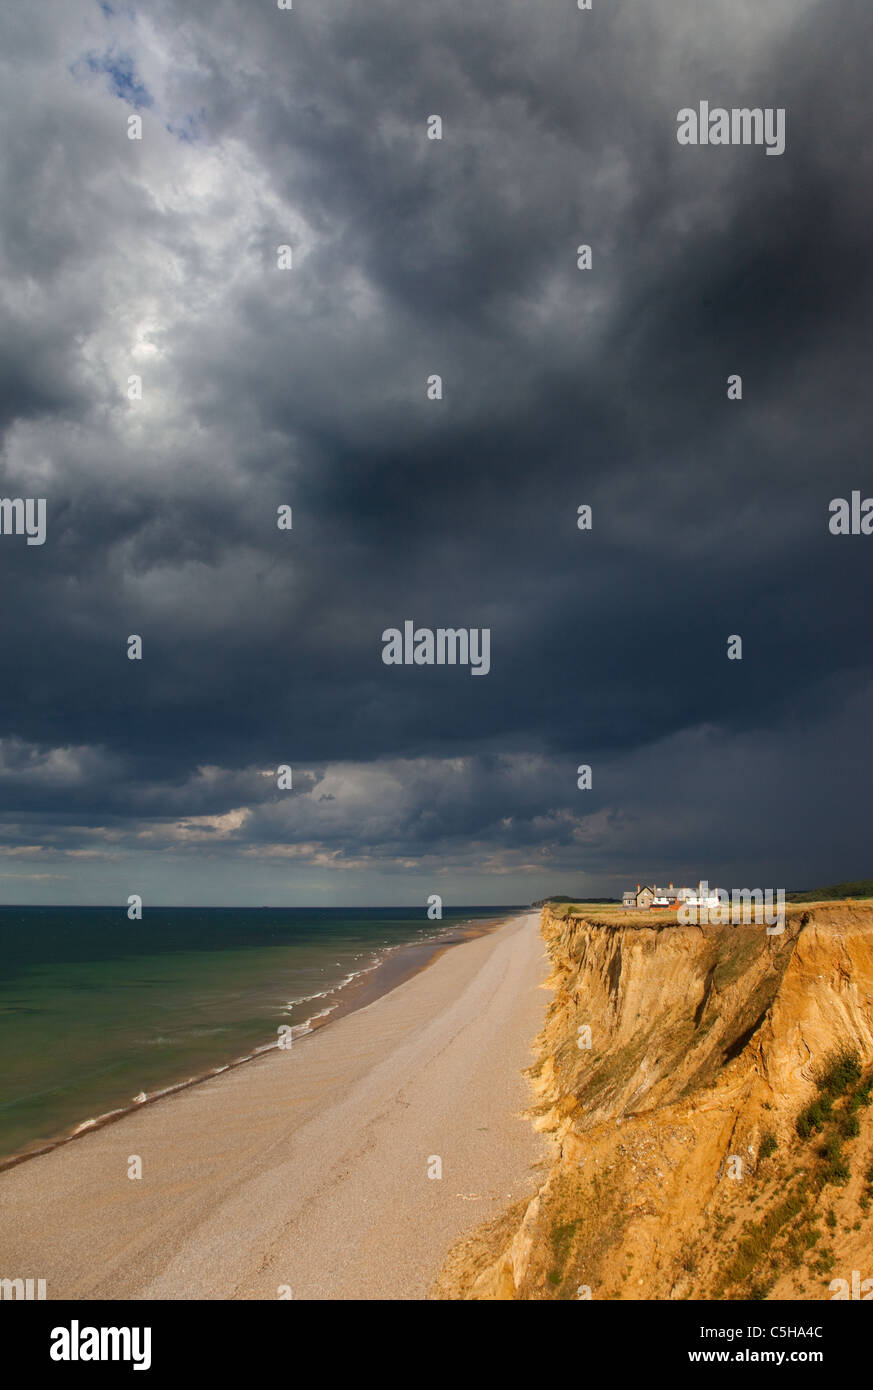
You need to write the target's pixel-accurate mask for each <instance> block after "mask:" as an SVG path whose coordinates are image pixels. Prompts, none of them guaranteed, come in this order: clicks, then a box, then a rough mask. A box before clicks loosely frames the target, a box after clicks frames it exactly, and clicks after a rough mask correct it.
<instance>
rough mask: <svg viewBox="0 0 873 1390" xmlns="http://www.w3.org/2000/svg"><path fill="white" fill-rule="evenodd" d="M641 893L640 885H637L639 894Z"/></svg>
mask: <svg viewBox="0 0 873 1390" xmlns="http://www.w3.org/2000/svg"><path fill="white" fill-rule="evenodd" d="M639 891H640V885H639V884H637V892H639Z"/></svg>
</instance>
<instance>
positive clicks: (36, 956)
mask: <svg viewBox="0 0 873 1390" xmlns="http://www.w3.org/2000/svg"><path fill="white" fill-rule="evenodd" d="M520 910H522V909H520V908H518V907H459V908H452V909H444V911H443V917H442V920H436V921H430V920H428V918H427V915H426V910H425V909H424V908H422V907H416V908H335V909H334V908H270V907H263V908H237V907H233V908H230V907H229V908H212V907H210V908H194V907H182V908H170V907H167V908H154V907H149V908H147V909H146V910H145V911H144V913H143V917H142V920H140V921H130V920H129V919H128V916H127V910H126V908H124V907H121V908H115V907H0V1166H2V1165H4V1164H5V1163H6V1162H8V1161H10V1160H11V1159H16V1158H18V1157H19V1156H21V1155H24V1154H32V1153H35V1152H40V1151H41V1150H42V1149H44V1148H46V1147H48V1146H50V1145H51V1144H53V1143H55V1142H58V1141H64V1140H66V1139H69V1138H70V1137H73V1136H75V1135H76V1134H78V1133H82V1132H84V1131H86V1130H87V1129H88V1128H92V1127H93V1126H94V1125H95V1124H99V1123H105V1122H106V1119H107V1117H111V1116H114V1115H115V1114H118V1113H123V1112H124V1111H125V1110H126V1109H129V1108H133V1107H135V1106H136V1105H139V1104H142V1103H144V1101H151V1100H153V1099H154V1098H156V1097H159V1096H161V1095H163V1094H165V1093H166V1092H168V1091H171V1090H172V1089H174V1088H177V1087H181V1086H185V1085H189V1084H191V1083H192V1082H194V1081H197V1080H199V1079H202V1078H204V1077H206V1076H208V1075H211V1074H214V1073H216V1072H218V1071H221V1070H223V1069H225V1068H226V1067H228V1066H231V1065H237V1064H243V1063H244V1062H245V1061H246V1060H248V1059H251V1058H252V1057H254V1056H257V1055H258V1054H259V1053H260V1052H261V1051H264V1050H267V1049H269V1048H271V1047H276V1046H277V1045H278V1044H279V1042H280V1041H281V1042H282V1043H283V1044H284V1045H286V1046H287V1045H292V1046H293V1044H294V1042H295V1040H296V1039H298V1038H302V1037H305V1036H306V1035H307V1034H308V1033H311V1032H312V1031H314V1030H315V1029H316V1028H318V1027H322V1026H325V1025H326V1024H329V1023H331V1022H332V1021H334V1020H335V1019H336V1018H338V1017H340V1016H341V1015H342V1014H343V1013H345V1012H348V1011H349V1010H350V1009H353V1008H360V1007H362V1006H364V1005H366V1004H368V1003H370V1002H372V1001H373V1000H374V999H376V998H377V997H378V996H379V995H380V994H384V993H385V992H386V991H387V990H389V989H392V988H393V987H394V986H395V985H396V984H398V983H400V982H401V981H402V980H403V979H406V978H409V976H411V975H413V974H415V973H416V971H418V970H419V969H421V968H422V967H423V966H424V965H426V964H427V963H428V962H429V961H430V960H431V959H432V958H433V957H434V956H435V955H436V954H438V953H439V952H440V951H442V950H443V949H445V948H447V947H450V946H452V945H454V944H457V943H459V942H461V941H464V940H466V939H469V938H470V937H472V936H475V935H479V934H481V932H483V931H484V930H487V929H489V928H490V926H492V925H493V924H494V923H496V922H498V921H502V920H505V918H506V917H509V916H512V915H513V914H514V913H516V912H518V911H520Z"/></svg>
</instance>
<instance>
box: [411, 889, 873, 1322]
mask: <svg viewBox="0 0 873 1390" xmlns="http://www.w3.org/2000/svg"><path fill="white" fill-rule="evenodd" d="M542 929H543V935H544V937H545V940H546V943H547V946H548V949H549V952H550V955H551V960H552V976H551V980H550V982H549V983H550V987H551V988H552V989H553V990H554V998H553V1001H552V1003H551V1006H550V1008H549V1012H548V1017H547V1022H546V1026H545V1029H544V1031H543V1033H542V1034H541V1036H540V1038H539V1039H538V1041H537V1051H538V1058H539V1060H538V1062H537V1064H536V1066H535V1067H534V1068H533V1069H532V1072H531V1079H532V1081H533V1084H534V1088H535V1093H536V1096H537V1104H536V1105H535V1107H534V1109H533V1112H532V1122H533V1123H534V1124H535V1125H536V1126H537V1128H539V1129H541V1130H543V1131H544V1132H545V1133H547V1134H548V1135H549V1137H550V1139H551V1141H552V1146H553V1156H552V1161H551V1163H550V1165H549V1166H548V1167H547V1170H545V1171H544V1172H543V1173H542V1174H541V1176H540V1186H539V1191H538V1192H537V1194H536V1195H535V1196H534V1197H533V1199H532V1200H530V1201H529V1202H523V1203H520V1204H519V1205H517V1206H516V1207H515V1208H513V1209H512V1210H511V1211H508V1212H506V1213H504V1215H503V1216H502V1217H501V1218H500V1219H499V1220H497V1221H494V1222H492V1223H490V1225H488V1226H486V1227H483V1228H481V1229H480V1230H479V1231H478V1232H477V1233H476V1234H475V1236H474V1237H473V1238H472V1239H468V1240H466V1241H464V1242H463V1243H462V1244H461V1245H459V1246H458V1247H456V1248H455V1250H454V1251H453V1252H452V1254H451V1256H450V1258H449V1261H448V1263H447V1265H446V1267H445V1270H444V1271H443V1274H442V1276H441V1279H440V1281H439V1284H438V1286H437V1288H436V1290H435V1296H437V1297H443V1298H446V1297H449V1298H486V1299H494V1298H498V1299H507V1298H508V1299H512V1298H520V1299H551V1298H558V1299H575V1298H578V1297H580V1296H582V1297H584V1296H586V1289H590V1296H591V1297H592V1298H599V1299H634V1298H653V1299H669V1298H692V1299H708V1298H737V1299H745V1298H797V1297H800V1298H810V1299H821V1298H831V1297H832V1296H833V1294H832V1291H831V1289H830V1284H831V1281H832V1280H834V1279H838V1278H844V1279H846V1280H847V1281H849V1283H851V1279H852V1271H853V1270H857V1271H859V1273H860V1278H861V1279H862V1280H863V1279H865V1278H868V1277H873V1105H871V1104H870V1103H869V1102H870V1098H871V1087H870V1081H871V1077H873V906H866V905H862V904H851V903H848V904H827V905H821V906H816V905H806V904H804V905H803V906H802V907H797V908H795V909H789V912H788V915H787V918H786V925H785V931H784V932H783V933H782V934H781V935H773V936H768V935H767V934H766V932H765V930H764V928H763V927H761V926H729V925H728V926H711V925H706V926H679V925H676V922H675V918H673V917H667V916H666V914H665V915H663V916H662V915H660V914H659V915H658V916H649V917H644V918H641V917H639V916H629V915H621V914H616V913H613V914H606V913H604V914H602V915H601V916H600V917H595V916H586V917H581V916H574V915H572V914H571V913H570V912H568V911H567V909H566V908H564V909H561V908H557V909H550V908H548V907H546V908H545V909H544V910H543V923H542ZM586 1026H587V1027H590V1030H591V1038H590V1047H587V1046H582V1047H580V1046H579V1043H580V1041H581V1042H582V1043H583V1044H584V1043H585V1042H586V1041H587V1039H586V1036H585V1033H584V1029H585V1027H586ZM580 1029H583V1032H581V1033H580ZM856 1285H857V1280H856ZM870 1287H871V1288H873V1285H871V1286H870ZM580 1291H581V1292H580Z"/></svg>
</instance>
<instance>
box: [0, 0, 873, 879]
mask: <svg viewBox="0 0 873 1390" xmlns="http://www.w3.org/2000/svg"><path fill="white" fill-rule="evenodd" d="M4 23H5V24H6V25H7V26H8V32H7V34H6V42H5V43H4V53H5V59H4V65H5V73H4V77H5V78H6V79H8V80H6V81H4V90H6V91H7V92H8V93H9V96H8V102H9V119H8V125H9V130H10V134H9V138H8V141H7V143H6V147H5V150H4V155H3V164H4V167H3V170H2V174H0V178H2V185H0V193H2V209H3V212H2V218H3V228H4V236H3V261H2V267H0V269H2V294H3V304H4V310H5V317H6V321H7V331H6V333H5V335H4V339H5V341H4V347H3V349H2V354H3V355H2V361H0V365H2V366H3V367H4V371H3V383H4V384H3V385H2V386H0V425H2V427H3V430H4V435H3V439H4V445H3V491H4V495H10V496H17V495H22V496H25V495H26V496H45V497H46V498H47V501H48V514H49V539H48V542H47V544H46V545H45V546H44V547H41V548H39V549H37V548H28V547H26V546H25V545H24V542H23V539H22V538H13V537H4V538H3V539H2V541H0V580H2V582H3V591H4V593H6V594H12V593H14V594H15V601H14V603H7V605H6V606H5V607H4V610H3V620H2V631H0V640H2V642H3V652H4V666H5V680H4V682H3V684H2V687H0V728H2V731H3V733H4V734H5V737H6V742H5V743H4V748H5V749H6V752H7V754H8V757H7V759H6V761H5V762H4V773H3V778H2V781H3V785H4V792H5V798H6V799H5V807H6V811H7V824H6V829H7V834H8V847H9V848H10V850H12V851H13V852H15V853H18V852H19V851H21V850H24V849H26V848H27V847H28V846H33V845H46V846H49V847H51V848H52V849H57V850H58V851H59V852H60V851H62V850H64V849H67V850H69V851H70V852H73V853H77V854H78V853H81V854H86V855H87V854H88V853H90V852H92V850H93V852H94V853H99V852H100V846H101V845H103V846H107V845H110V844H114V845H115V846H116V848H117V849H118V850H119V852H121V851H123V852H124V853H130V854H134V853H136V852H137V850H142V851H143V852H146V851H148V850H149V849H150V848H152V847H158V846H163V847H165V848H166V847H168V846H169V847H171V848H175V849H178V850H179V852H180V853H183V854H187V853H190V854H203V853H208V852H210V851H209V846H210V845H212V844H214V843H220V844H222V845H224V846H225V848H228V847H235V848H236V849H237V850H238V851H239V852H240V853H251V854H254V855H266V856H271V855H272V856H274V857H277V858H281V857H282V856H283V855H285V856H288V857H293V856H295V855H298V854H299V855H300V856H302V857H304V858H305V857H307V856H308V857H309V859H311V860H312V862H315V863H318V862H326V863H329V862H330V860H331V856H340V857H342V858H343V859H344V860H346V861H348V862H350V863H351V862H361V863H365V862H366V863H368V864H372V863H375V864H378V865H385V866H389V865H390V864H392V863H400V862H406V861H408V862H409V863H410V864H415V863H423V862H424V863H432V862H436V860H441V861H442V862H443V864H448V865H451V864H452V863H455V864H468V863H469V864H472V863H474V862H478V863H479V864H481V865H483V866H484V867H485V869H486V870H488V871H493V872H497V873H505V872H508V871H509V870H510V869H512V868H513V867H516V868H518V869H519V870H521V869H523V870H524V872H525V873H535V872H536V871H538V870H542V871H543V872H545V871H547V870H552V869H556V868H561V869H565V868H566V869H572V868H573V867H574V866H575V865H578V866H579V867H580V869H583V870H584V871H585V872H586V873H588V874H589V875H592V876H593V878H594V879H595V880H597V878H598V875H600V881H601V882H605V881H606V878H607V876H608V875H609V874H611V873H616V874H625V875H626V874H627V873H630V874H631V875H633V874H634V869H633V865H634V864H636V863H642V862H643V861H645V860H646V856H647V855H648V856H650V859H649V862H650V864H651V872H652V873H654V872H656V871H658V872H660V871H661V869H662V866H663V865H664V864H665V863H666V862H667V861H668V860H669V861H670V863H671V864H672V863H673V862H675V861H676V859H677V857H678V856H681V855H684V856H685V858H686V860H687V872H688V874H689V875H693V873H694V871H695V865H696V864H697V863H698V862H700V861H701V860H705V861H707V863H710V862H712V861H714V860H718V861H720V862H721V863H723V864H725V865H726V866H728V865H733V864H736V865H737V866H739V865H740V864H741V863H742V862H743V854H744V852H745V854H746V860H747V861H748V859H749V857H755V856H759V855H760V852H761V840H762V838H763V840H764V848H765V849H766V844H767V836H768V835H769V836H770V844H771V845H772V850H773V856H774V859H776V860H778V862H779V864H780V865H782V866H783V872H784V874H785V875H786V876H788V877H789V878H793V879H794V880H797V879H798V877H800V878H802V877H803V876H804V874H805V872H806V867H807V865H809V864H810V863H813V864H815V865H816V867H817V869H818V868H819V867H820V871H821V872H822V873H823V874H826V873H831V872H832V873H833V875H834V876H837V877H838V876H841V875H843V876H854V874H855V872H856V871H858V872H860V868H861V867H863V866H861V865H859V864H858V856H859V855H861V854H862V852H863V848H864V846H865V845H866V840H867V836H866V835H865V834H864V833H863V829H862V828H861V827H862V826H863V815H864V814H865V813H866V797H867V793H866V786H865V782H864V779H863V776H862V765H861V763H860V762H859V761H853V760H851V759H850V760H849V763H848V765H847V766H846V768H845V775H844V777H843V778H841V779H840V780H839V784H838V785H837V784H835V783H834V782H833V780H832V778H831V777H830V769H831V767H832V763H833V759H834V756H835V748H836V747H837V746H838V745H839V738H840V731H843V733H844V735H845V738H846V740H847V741H848V742H852V743H857V741H858V739H859V738H861V732H860V731H861V728H862V725H863V721H862V720H860V719H859V715H858V711H859V709H863V699H864V694H865V692H867V691H868V690H869V685H868V681H869V677H870V641H869V638H870V620H869V616H868V603H867V597H866V595H867V593H868V592H869V585H868V579H867V576H868V573H869V563H870V561H869V558H868V551H867V550H866V548H865V544H866V543H865V541H864V540H863V539H860V538H846V539H842V540H837V539H835V538H833V537H831V536H830V535H829V534H828V532H827V504H828V501H829V499H830V498H831V497H834V496H839V495H842V496H848V494H849V492H850V491H851V489H852V488H853V487H860V488H862V489H864V488H866V493H865V495H866V494H867V493H873V479H871V476H870V468H869V465H868V462H867V450H868V448H869V444H868V439H869V429H868V426H869V414H870V411H869V406H868V394H869V393H868V391H867V387H866V381H867V379H868V377H869V371H870V366H871V362H870V345H869V333H868V324H869V315H870V268H871V255H870V251H869V247H868V233H867V229H868V227H869V220H870V210H871V209H870V196H871V195H870V193H869V189H870V187H871V182H870V178H869V174H870V170H869V167H868V166H869V161H870V154H869V152H868V151H867V149H866V148H865V142H864V133H865V130H866V124H867V119H866V117H867V97H866V87H867V79H868V71H869V60H870V39H869V35H868V30H869V25H868V21H867V16H866V13H865V10H864V7H863V6H862V5H860V4H849V5H847V6H844V7H843V8H842V9H841V11H840V16H839V21H837V20H835V18H834V15H833V11H832V10H829V9H828V8H827V7H825V6H824V5H822V4H807V5H805V6H798V5H796V4H792V5H787V4H786V5H773V6H769V7H768V8H767V12H766V13H765V14H762V13H761V12H760V7H758V6H754V5H751V4H749V5H736V4H730V5H728V4H727V3H723V4H719V5H714V6H711V7H707V9H706V12H705V13H703V14H702V13H701V12H700V10H699V7H696V6H695V5H691V4H689V3H680V2H679V0H674V2H673V3H662V4H660V5H658V6H657V7H654V8H650V7H647V8H646V9H645V10H641V9H640V8H639V7H636V6H634V7H631V6H627V5H619V6H616V7H614V8H609V7H601V9H600V10H598V11H597V12H596V13H595V12H594V11H592V13H591V14H590V15H589V14H583V13H581V12H578V11H576V10H575V9H573V8H571V7H570V6H569V5H566V4H561V5H558V4H553V3H549V4H545V5H529V4H522V3H515V4H501V5H499V6H498V5H479V6H476V7H475V11H474V12H471V9H470V7H469V6H461V5H449V6H443V5H441V6H440V7H438V8H436V7H434V8H431V7H428V6H420V7H414V8H413V9H410V7H409V6H405V5H400V4H393V3H386V2H385V0H383V2H382V3H378V4H375V5H371V6H368V7H367V8H366V9H365V10H362V9H361V8H360V7H359V6H352V5H345V4H330V5H327V6H320V7H318V8H317V9H316V10H312V11H307V10H306V9H305V8H303V9H301V8H300V7H298V8H296V9H295V10H294V11H292V12H279V11H278V10H275V11H274V10H272V9H271V8H270V7H269V6H268V5H262V6H244V5H241V4H237V3H230V0H225V2H224V3H217V4H216V3H208V4H207V3H205V0H202V2H201V0H193V3H192V2H191V0H188V3H186V4H184V5H181V4H175V3H173V4H170V3H166V2H165V3H161V4H158V5H156V6H153V7H150V9H149V11H148V13H147V14H146V13H143V14H142V15H139V16H132V15H131V14H128V13H126V12H123V11H119V12H117V13H113V12H111V11H109V7H107V6H103V7H99V6H96V5H88V4H85V3H83V2H82V3H76V4H72V5H65V6H59V5H49V6H47V7H43V8H41V10H40V11H39V12H38V13H35V14H34V16H33V17H32V18H30V20H29V22H28V23H24V22H23V21H22V19H21V18H20V17H18V16H14V17H10V18H9V19H7V20H5V21H4ZM702 97H705V98H708V99H710V100H711V101H712V102H713V103H714V104H715V103H723V104H725V105H763V106H784V107H785V108H786V109H787V113H788V115H787V148H786V152H785V154H784V155H783V156H781V157H779V158H768V157H766V156H765V155H764V152H763V150H762V149H760V148H758V149H755V148H738V149H728V148H708V149H703V148H686V147H680V146H678V145H677V143H676V140H675V129H676V121H675V118H676V112H677V110H678V109H679V108H680V107H682V106H686V105H693V104H695V103H696V102H697V101H698V100H699V99H700V98H702ZM135 111H139V113H140V114H141V115H142V117H143V120H144V138H143V140H142V142H135V141H129V140H128V139H127V137H126V123H127V117H128V115H129V114H132V113H133V112H135ZM432 113H437V114H440V115H441V116H442V119H443V122H444V138H443V140H442V141H441V142H429V141H427V140H426V138H425V121H426V118H427V117H428V116H429V115H430V114H432ZM581 242H588V243H590V244H591V245H592V247H593V254H594V266H593V269H592V270H591V271H590V272H585V273H581V272H579V271H578V270H577V269H576V264H575V259H576V247H577V245H578V244H579V243H581ZM281 243H288V244H290V245H291V246H292V247H293V250H294V260H295V265H294V269H293V271H291V272H287V273H286V272H280V271H278V270H277V269H276V247H277V246H278V245H279V244H281ZM432 372H439V373H440V374H441V375H442V377H443V382H444V389H445V399H444V400H443V401H442V402H439V403H432V402H428V401H427V400H426V399H425V393H424V385H425V379H426V377H427V376H428V375H429V374H430V373H432ZM732 372H739V373H741V374H742V376H743V382H744V399H743V401H742V403H731V402H729V401H728V400H727V399H726V380H727V377H728V375H729V374H730V373H732ZM131 373H139V374H141V375H142V377H143V384H144V398H143V401H142V402H141V403H140V402H129V401H128V399H127V379H128V377H129V375H130V374H131ZM581 502H588V503H591V504H592V505H593V507H594V518H595V520H594V530H593V531H592V532H591V533H590V534H583V533H580V532H579V531H578V530H577V529H576V524H575V520H576V508H577V506H578V505H579V504H580V503H581ZM282 503H290V504H291V505H292V506H293V508H294V529H293V531H292V532H290V533H285V532H280V531H278V530H277V529H276V525H275V519H276V508H277V507H278V506H279V505H280V504H282ZM405 618H413V619H414V620H415V621H416V622H417V623H418V624H420V625H423V626H429V627H436V626H440V625H449V626H477V627H478V626H489V627H490V628H491V630H492V669H491V673H490V674H489V676H488V678H487V679H483V680H471V679H470V678H469V676H468V675H467V673H466V672H464V671H462V670H461V671H459V670H439V669H419V668H412V669H405V668H397V669H394V668H388V667H385V666H384V665H383V664H382V662H381V659H380V655H381V641H380V635H381V632H382V630H383V629H384V628H387V627H394V626H399V625H401V624H402V622H403V620H404V619H405ZM733 632H738V633H741V634H742V636H743V639H744V643H745V654H744V657H745V659H744V661H743V662H742V663H731V662H728V661H727V660H726V656H725V650H726V639H727V636H728V635H729V634H730V633H733ZM130 633H139V634H141V635H142V636H143V640H144V650H145V660H144V661H143V662H142V663H133V662H128V661H127V660H126V656H125V651H126V639H127V636H128V634H130ZM859 702H860V703H859ZM53 758H54V759H55V762H54V763H53V762H52V759H53ZM752 759H754V760H755V761H756V762H758V763H759V764H760V763H761V762H762V761H766V765H767V768H768V776H767V788H768V791H767V792H766V794H764V793H762V792H761V790H760V787H759V793H758V807H759V813H758V814H757V815H756V814H751V813H750V810H749V807H748V806H746V805H743V807H742V810H740V809H739V806H738V803H737V800H736V791H735V790H731V791H730V793H728V791H727V788H728V786H731V787H732V785H733V783H732V769H733V768H735V767H736V766H737V765H739V764H740V763H742V765H743V766H744V767H746V768H747V774H748V775H749V776H753V775H754V769H753V767H751V766H749V765H748V764H749V760H752ZM744 760H745V761H744ZM583 761H584V762H588V763H591V764H592V766H593V767H594V769H595V790H594V792H592V793H591V794H587V793H586V794H584V795H583V794H581V793H579V792H577V791H576V789H575V768H576V764H577V763H579V762H583ZM281 762H289V763H292V764H293V765H294V766H295V771H297V769H298V768H299V769H300V774H301V775H300V781H299V783H298V784H297V785H298V787H299V791H297V790H295V793H294V800H293V801H292V800H291V799H290V798H286V799H285V800H283V799H282V798H281V797H280V796H278V795H277V794H276V791H275V783H274V782H272V783H271V782H270V781H269V779H268V778H267V776H266V773H267V772H268V771H269V770H270V769H273V770H275V768H276V767H277V766H278V764H279V763H281ZM204 769H214V771H213V772H211V773H210V772H204ZM519 769H522V770H523V771H519ZM304 770H305V773H306V778H308V780H306V778H304ZM53 779H54V780H53ZM780 786H783V787H785V788H789V787H790V788H791V789H792V795H791V797H790V805H789V806H785V805H784V804H783V803H781V802H780V803H779V805H780V813H779V814H780V821H779V824H780V827H782V829H784V835H783V833H782V830H780V833H779V834H777V833H776V832H775V831H774V830H773V829H772V826H773V810H774V807H773V805H772V803H771V800H770V797H771V794H773V791H774V788H776V787H780ZM802 786H810V787H815V786H818V787H820V788H821V789H822V791H821V795H820V796H818V795H817V796H812V797H811V798H810V799H808V800H807V801H804V799H803V796H802V794H801V790H800V789H801V787H802ZM716 788H721V789H722V791H721V793H720V794H719V793H718V792H717V791H716ZM719 795H721V799H719ZM586 797H587V798H588V799H587V800H586ZM843 808H845V814H844V811H843ZM738 823H739V824H740V825H741V827H742V828H741V829H740V830H738ZM792 827H793V830H792ZM783 839H785V840H786V841H787V842H790V843H786V844H785V845H783ZM113 852H115V851H113ZM320 856H321V858H320ZM763 862H764V863H766V854H765V855H764V856H763ZM704 867H705V866H704ZM676 872H677V873H679V872H680V870H679V869H678V868H677V870H676ZM737 872H739V868H738V869H737ZM637 876H638V875H637ZM519 881H521V880H519ZM547 886H548V885H547Z"/></svg>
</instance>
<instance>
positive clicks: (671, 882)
mask: <svg viewBox="0 0 873 1390" xmlns="http://www.w3.org/2000/svg"><path fill="white" fill-rule="evenodd" d="M670 887H671V888H672V887H673V880H672V878H671V879H670Z"/></svg>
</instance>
